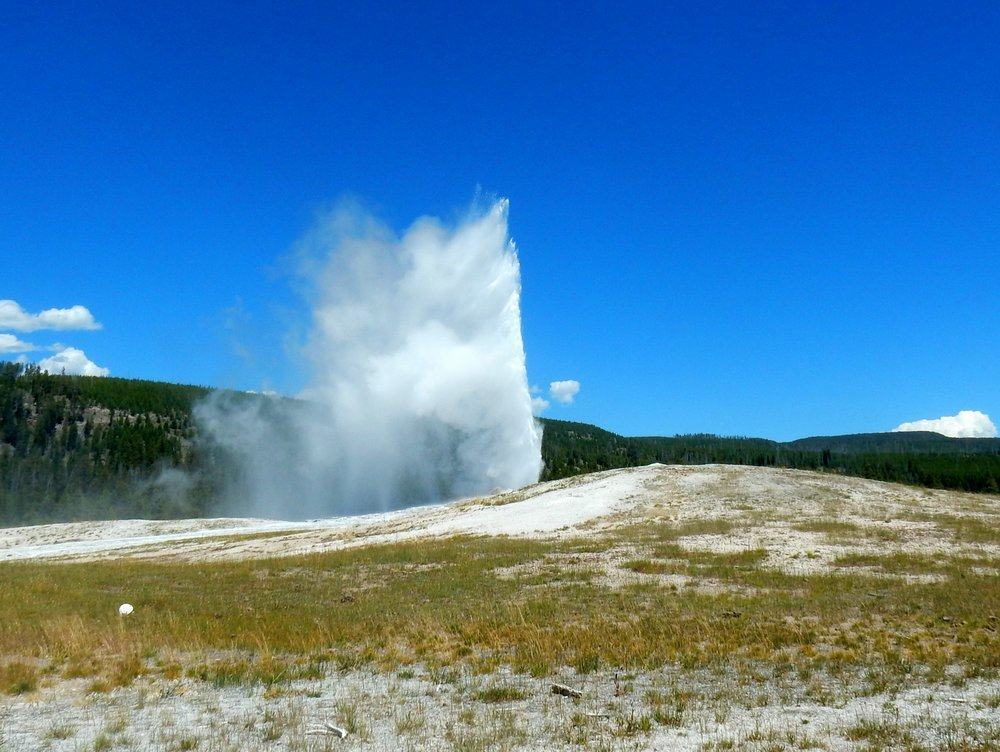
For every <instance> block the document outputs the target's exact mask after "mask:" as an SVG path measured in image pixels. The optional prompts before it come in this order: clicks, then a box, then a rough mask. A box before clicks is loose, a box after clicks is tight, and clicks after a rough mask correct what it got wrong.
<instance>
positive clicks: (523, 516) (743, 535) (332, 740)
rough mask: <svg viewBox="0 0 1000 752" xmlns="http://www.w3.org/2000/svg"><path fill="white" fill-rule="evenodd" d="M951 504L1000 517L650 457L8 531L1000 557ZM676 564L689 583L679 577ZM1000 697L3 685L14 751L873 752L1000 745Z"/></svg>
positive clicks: (355, 676) (993, 500)
mask: <svg viewBox="0 0 1000 752" xmlns="http://www.w3.org/2000/svg"><path fill="white" fill-rule="evenodd" d="M941 514H947V515H950V516H951V517H953V518H957V519H960V520H962V519H969V520H977V521H979V522H982V523H985V524H987V525H992V526H996V525H998V524H1000V499H998V498H997V497H991V496H981V495H972V494H961V493H955V492H946V491H932V490H926V489H920V488H910V487H906V486H901V485H895V484H887V483H879V482H875V481H868V480H863V479H858V478H848V477H841V476H836V475H829V474H820V473H809V472H802V471H793V470H781V469H772V468H754V467H732V466H719V465H711V466H700V467H678V466H660V465H652V466H649V467H644V468H636V469H630V470H615V471H608V472H605V473H598V474H594V475H590V476H583V477H579V478H573V479H569V480H565V481H555V482H551V483H543V484H538V485H536V486H532V487H529V488H527V489H522V490H520V491H516V492H507V493H504V494H499V495H497V496H492V497H485V498H481V499H470V500H465V501H461V502H455V503H453V504H448V505H442V506H436V507H424V508H418V509H409V510H402V511H397V512H390V513H386V514H379V515H370V516H367V517H360V518H341V519H333V520H323V521H310V522H292V523H288V522H273V521H264V520H238V519H226V520H219V519H215V520H186V521H179V522H151V521H124V522H111V523H75V524H69V525H46V526H39V527H32V528H15V529H8V530H0V561H3V560H5V559H6V560H20V559H38V558H45V559H52V560H66V559H81V558H83V559H90V558H101V559H105V558H115V557H143V558H147V557H151V558H167V559H174V560H176V559H181V560H190V561H199V560H214V559H220V558H230V557H237V558H245V557H273V556H282V555H291V554H300V553H309V552H317V551H323V550H330V549H336V548H341V547H346V546H359V545H368V544H373V543H381V542H388V541H394V540H404V539H419V538H428V537H436V536H449V535H454V534H459V533H462V534H473V535H475V534H481V535H511V536H532V537H541V538H547V537H557V538H559V537H568V536H581V535H598V534H601V535H605V534H609V533H613V532H614V531H615V530H616V529H620V528H624V527H625V526H628V525H632V524H635V523H637V522H641V521H643V520H649V519H651V518H656V519H660V520H670V521H672V522H674V523H677V524H678V525H684V524H696V523H699V522H706V521H707V522H713V521H719V520H727V521H730V522H732V523H733V526H732V529H729V530H725V531H724V532H717V533H705V534H694V535H689V536H686V537H684V538H682V539H680V541H679V543H680V544H681V545H682V546H684V547H685V548H691V549H702V550H710V551H742V550H748V549H757V548H763V549H766V550H767V552H768V553H767V560H766V562H765V564H766V566H769V567H773V568H775V569H780V570H783V571H788V572H821V571H828V570H830V569H832V562H833V560H834V559H835V558H836V557H837V556H841V555H843V554H844V553H845V552H850V553H877V554H880V555H884V554H887V553H892V552H902V553H919V554H929V555H938V554H940V555H942V556H944V555H947V556H963V555H969V556H977V557H996V556H998V555H1000V546H997V545H995V544H993V543H988V542H986V543H974V542H958V541H956V540H955V539H954V537H953V536H951V535H950V534H948V532H947V531H946V530H944V529H943V528H942V527H940V526H939V525H937V524H935V522H934V521H933V520H930V519H928V517H929V516H934V515H941ZM828 521H836V522H838V523H851V524H853V525H855V526H857V527H858V529H860V530H861V531H862V533H863V534H860V535H858V536H857V537H856V538H855V537H852V536H851V535H850V534H848V535H847V536H846V538H845V539H843V540H838V539H836V538H831V536H830V535H828V534H827V533H825V532H810V531H809V530H808V529H806V530H804V529H802V528H803V527H805V528H808V527H809V523H822V522H828ZM642 553H643V552H642V550H641V549H639V548H637V547H636V546H635V545H634V544H629V543H627V542H625V543H623V544H622V546H621V547H620V548H618V549H615V548H612V549H610V550H609V551H606V552H603V553H600V554H594V555H593V556H592V557H589V558H588V556H583V557H581V556H580V555H577V556H576V557H575V558H574V559H573V560H572V561H567V560H560V559H559V556H558V555H553V558H552V561H551V562H548V561H547V562H546V563H545V564H544V565H543V566H549V565H550V564H551V565H552V566H558V567H561V568H563V570H565V568H567V567H568V568H573V567H580V568H581V569H590V570H593V569H595V568H603V570H604V577H605V578H606V580H607V582H608V583H609V584H610V585H612V586H620V585H623V584H627V583H629V582H634V581H638V580H642V581H644V582H649V581H650V579H649V578H650V577H653V578H656V577H657V575H642V574H637V573H635V572H630V571H627V570H624V569H623V568H622V567H621V566H620V564H621V563H622V561H624V560H626V559H630V558H635V557H636V556H639V555H641V554H642ZM885 576H887V577H892V576H894V575H892V574H886V575H885ZM929 576H930V575H929ZM643 578H645V579H643ZM660 579H661V580H662V582H663V584H670V585H677V584H681V585H684V584H690V583H684V582H683V581H682V580H683V577H682V576H680V575H663V576H661V577H660ZM697 586H698V587H709V588H710V587H711V586H712V585H711V583H705V582H701V583H698V584H697ZM552 681H561V682H564V683H566V684H569V685H572V686H574V687H579V688H580V689H582V690H583V693H584V694H583V697H582V698H581V699H579V700H572V699H567V698H563V697H557V696H554V695H552V694H551V693H550V692H549V685H550V683H551V682H552ZM497 685H501V686H504V687H513V688H515V689H516V690H517V692H518V696H517V698H515V699H512V700H509V701H503V702H486V701H483V700H482V699H481V698H478V697H477V693H478V692H479V691H481V690H482V689H485V688H489V687H493V686H497ZM650 691H653V692H654V693H655V692H660V693H662V694H663V695H665V696H669V697H682V698H684V699H683V705H684V708H683V712H682V713H679V714H678V716H677V718H676V723H663V722H662V719H661V720H660V721H657V722H652V723H650V722H649V719H650V717H651V716H652V715H653V714H654V713H656V712H657V709H658V708H659V709H660V710H661V711H662V707H663V706H662V705H661V704H660V703H658V702H655V701H652V700H651V699H650V697H651V695H649V694H648V693H649V692H650ZM671 702H672V701H671ZM671 702H668V703H667V704H666V707H668V708H669V707H672V705H671ZM998 707H1000V684H998V682H997V681H995V680H985V679H979V678H976V677H972V678H967V677H966V678H959V677H955V678H954V680H947V679H946V680H943V681H942V680H941V678H940V677H937V678H936V679H934V680H933V681H931V680H929V679H928V680H927V681H923V680H921V679H920V677H919V675H917V676H914V677H912V679H911V680H909V682H908V684H907V685H906V686H903V687H896V688H895V689H885V688H884V687H880V686H879V685H878V683H877V682H876V681H869V678H868V677H824V676H817V675H813V676H812V677H809V678H808V680H800V679H798V678H797V677H796V676H795V674H794V672H791V673H790V674H784V675H760V676H757V677H749V678H748V677H747V676H746V674H739V675H736V674H728V673H726V672H725V671H721V672H717V673H712V674H706V673H704V672H694V671H682V670H680V669H678V668H675V667H674V668H672V667H666V668H663V669H659V670H656V671H648V672H642V673H641V674H637V675H633V674H621V675H618V676H617V679H616V674H615V672H612V671H602V672H596V673H590V674H586V675H576V674H575V673H573V672H572V671H571V670H567V671H566V672H564V673H563V674H561V675H559V676H555V677H547V678H544V679H539V678H533V677H530V676H524V675H511V674H506V673H494V674H491V675H485V676H483V675H473V674H471V673H467V672H465V671H464V670H460V669H455V670H444V671H442V670H437V671H428V670H426V669H423V668H419V667H418V668H416V669H414V670H412V671H403V672H396V673H386V672H377V671H374V670H373V671H348V672H344V671H337V670H336V669H335V668H331V669H330V673H328V675H327V676H325V677H324V678H323V679H319V680H315V681H296V682H293V683H290V684H287V685H283V686H281V688H280V690H275V691H269V692H265V690H263V689H262V688H261V687H252V686H251V687H222V688H219V687H215V686H213V685H212V684H210V683H206V682H202V681H200V680H195V679H190V678H184V677H182V678H178V679H172V680H168V679H166V678H164V677H162V676H153V675H148V676H143V677H140V678H139V679H138V680H137V681H136V682H135V683H134V684H133V685H132V686H130V687H127V688H121V689H116V690H114V691H113V692H110V693H105V694H93V693H89V692H88V691H87V681H86V680H66V679H59V678H52V679H51V680H47V681H45V682H43V683H42V684H41V686H40V688H39V689H38V690H37V691H36V692H33V693H30V694H27V695H19V696H16V697H3V696H0V750H4V751H5V752H6V751H7V750H10V751H12V752H13V751H14V750H18V751H20V750H36V749H37V750H49V749H50V750H81V751H82V750H100V749H134V750H191V749H196V750H213V751H214V750H219V751H220V752H221V751H223V750H225V751H229V750H232V751H234V752H235V751H236V750H258V749H260V750H264V749H267V750H272V749H274V750H328V749H345V750H348V749H370V750H386V751H388V750H410V749H412V750H437V749H449V750H470V751H471V750H507V749H511V750H513V749H526V750H535V749H558V750H561V749H573V748H579V747H585V748H588V749H594V750H612V749H614V750H619V749H620V750H631V749H636V750H639V749H642V750H647V749H648V750H714V749H751V750H769V751H770V750H779V749H828V750H850V749H866V748H868V747H865V743H862V742H860V741H851V740H850V739H849V738H848V737H849V733H848V730H849V729H850V728H852V727H854V726H857V725H858V724H859V723H863V722H866V721H869V720H871V721H873V722H875V723H878V724H883V725H885V726H886V727H889V728H894V729H897V731H899V734H905V735H909V736H910V737H912V739H914V740H916V741H917V742H919V743H920V744H922V745H923V748H925V749H954V750H962V749H966V750H969V749H971V750H990V749H1000V709H998ZM644 719H645V720H644ZM323 722H328V723H332V724H335V725H337V726H343V727H347V728H349V730H350V733H349V735H348V736H347V738H346V739H343V740H342V739H340V738H338V737H336V736H330V735H316V734H312V733H310V732H311V731H312V730H313V729H314V728H315V727H316V726H317V725H318V724H321V723H323ZM643 724H648V725H649V727H648V728H643ZM899 734H897V738H902V736H899ZM960 742H961V743H965V744H966V746H964V747H963V746H961V745H960ZM973 743H975V744H976V745H978V746H971V745H972V744H973ZM872 748H873V749H880V748H885V749H894V748H899V747H893V746H891V745H890V746H888V747H872Z"/></svg>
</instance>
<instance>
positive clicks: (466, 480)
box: [196, 200, 541, 518]
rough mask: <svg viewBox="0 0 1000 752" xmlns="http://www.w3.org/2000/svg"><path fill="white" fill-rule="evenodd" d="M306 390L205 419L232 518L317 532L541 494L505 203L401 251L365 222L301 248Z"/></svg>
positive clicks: (349, 218) (352, 218)
mask: <svg viewBox="0 0 1000 752" xmlns="http://www.w3.org/2000/svg"><path fill="white" fill-rule="evenodd" d="M303 257H304V258H306V259H308V260H309V261H308V262H307V263H305V264H304V268H305V269H306V272H305V279H306V283H307V285H306V287H307V297H308V300H309V303H310V307H311V310H312V315H311V333H310V335H309V337H308V339H307V345H306V347H305V348H304V350H305V352H304V354H305V358H306V362H307V363H308V367H309V373H310V377H309V385H308V387H307V388H306V389H305V390H303V392H302V393H301V394H300V395H298V397H297V398H296V399H283V398H275V397H271V398H266V397H260V396H255V397H250V396H242V395H232V394H229V395H226V394H224V393H219V394H216V395H215V396H213V397H212V398H211V399H210V400H208V401H206V402H204V403H203V404H201V405H200V406H199V407H198V408H197V410H196V417H197V419H198V420H199V422H200V424H201V426H202V429H203V433H204V434H205V435H206V437H207V439H208V440H209V441H210V442H211V443H213V444H214V445H215V446H216V447H217V448H218V449H219V450H220V451H221V453H222V454H223V455H224V456H225V457H226V458H228V462H227V466H228V467H229V468H230V469H231V470H232V473H231V475H232V477H231V481H232V483H231V487H230V488H229V489H228V493H227V499H228V504H227V507H228V509H227V511H229V512H233V511H237V512H239V513H249V514H256V515H264V516H282V517H298V518H302V517H317V516H329V515H336V514H351V513H360V512H368V511H379V510H386V509H390V508H394V507H401V506H409V505H413V504H419V503H427V502H432V501H439V500H445V499H451V498H458V497H462V496H469V495H474V494H479V493H485V492H489V491H491V490H494V489H496V488H514V487H519V486H522V485H525V484H528V483H532V482H534V481H536V480H537V479H538V475H539V472H540V470H541V433H540V428H539V426H538V425H537V423H536V422H535V420H534V418H533V416H532V412H531V395H530V393H529V390H528V381H527V373H526V370H525V357H524V345H523V342H522V338H521V313H520V268H519V265H518V259H517V254H516V250H515V247H514V243H513V242H512V241H511V239H510V237H509V235H508V231H507V201H506V200H501V201H498V202H496V203H494V204H493V205H492V206H490V207H489V208H488V209H486V210H474V211H472V212H471V213H470V215H469V216H468V217H467V218H466V219H465V220H464V221H462V222H460V223H458V224H457V225H456V226H454V227H446V226H444V225H443V224H442V223H441V222H439V221H437V220H435V219H430V218H424V219H420V220H418V221H417V222H416V223H414V224H413V225H412V226H411V227H410V228H409V229H408V230H407V231H406V232H405V233H404V234H403V235H402V236H401V237H398V236H396V235H395V234H393V233H392V232H391V231H390V230H389V229H388V228H387V227H385V226H384V225H382V224H380V223H378V222H377V221H375V220H374V219H372V218H371V217H370V216H368V215H366V214H364V213H362V212H359V211H357V210H344V209H342V210H340V211H337V212H334V213H333V214H332V215H331V216H330V217H328V218H326V219H325V220H324V221H323V222H321V223H320V224H319V226H318V227H317V228H316V229H315V230H314V231H313V232H312V233H310V235H309V236H308V237H307V238H306V239H305V240H304V241H303Z"/></svg>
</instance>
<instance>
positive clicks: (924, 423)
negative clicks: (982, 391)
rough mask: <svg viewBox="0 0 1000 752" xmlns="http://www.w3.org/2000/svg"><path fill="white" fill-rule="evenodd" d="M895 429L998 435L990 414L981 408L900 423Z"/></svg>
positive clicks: (965, 435)
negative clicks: (981, 410) (980, 409)
mask: <svg viewBox="0 0 1000 752" xmlns="http://www.w3.org/2000/svg"><path fill="white" fill-rule="evenodd" d="M892 430H893V431H933V432H934V433H940V434H943V435H945V436H951V437H953V438H978V439H989V438H993V437H995V436H996V435H997V427H996V426H995V425H994V424H993V421H992V420H990V416H989V415H987V414H986V413H983V412H980V411H979V410H961V411H959V413H958V414H957V415H943V416H941V417H940V418H933V419H925V420H914V421H911V422H909V423H900V424H899V425H898V426H896V427H895V428H894V429H892Z"/></svg>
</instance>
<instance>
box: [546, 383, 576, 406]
mask: <svg viewBox="0 0 1000 752" xmlns="http://www.w3.org/2000/svg"><path fill="white" fill-rule="evenodd" d="M579 391H580V382H579V381H574V380H573V379H569V380H567V381H553V382H552V383H551V384H549V396H550V397H552V399H554V400H555V401H556V402H561V403H562V404H564V405H569V404H572V402H573V398H574V397H575V396H576V395H577V393H578V392H579Z"/></svg>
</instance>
